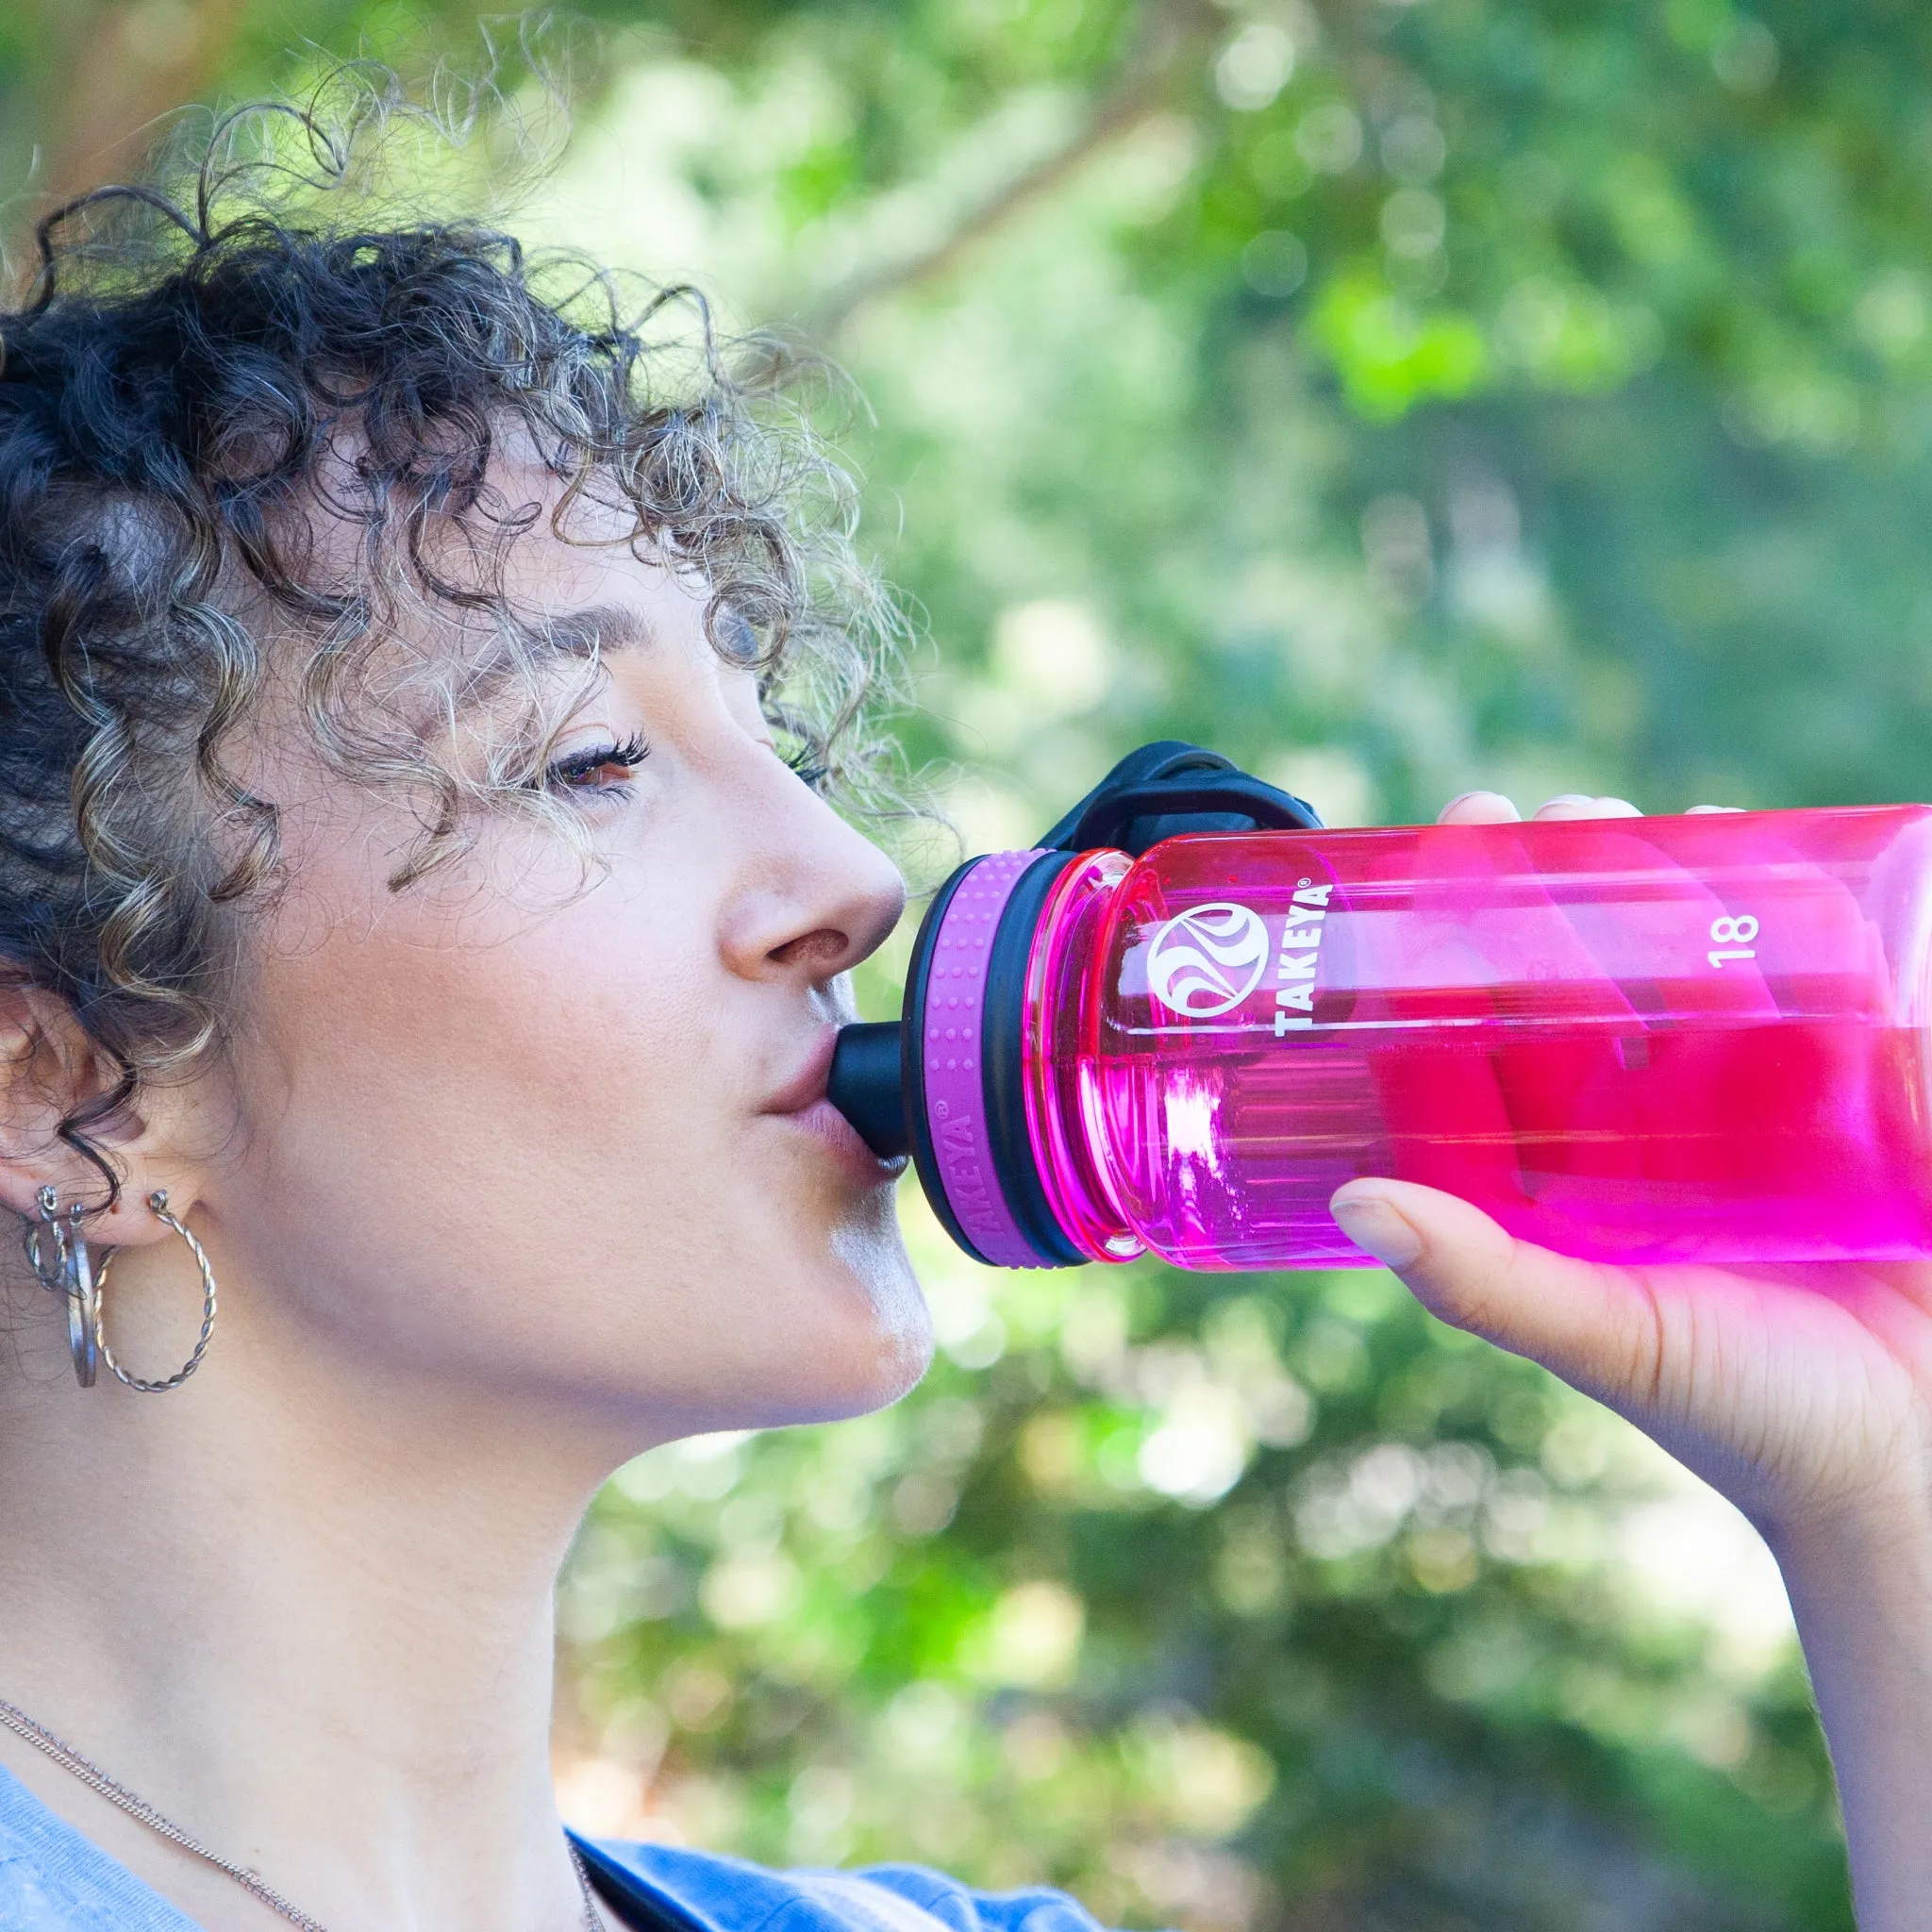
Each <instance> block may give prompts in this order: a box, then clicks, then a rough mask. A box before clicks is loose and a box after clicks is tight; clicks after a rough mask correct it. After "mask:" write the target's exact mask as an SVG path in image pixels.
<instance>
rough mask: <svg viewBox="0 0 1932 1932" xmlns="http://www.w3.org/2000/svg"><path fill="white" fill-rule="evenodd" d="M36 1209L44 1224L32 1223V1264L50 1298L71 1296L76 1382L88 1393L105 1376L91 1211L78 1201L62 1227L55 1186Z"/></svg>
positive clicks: (28, 1246) (29, 1255)
mask: <svg viewBox="0 0 1932 1932" xmlns="http://www.w3.org/2000/svg"><path fill="white" fill-rule="evenodd" d="M37 1205H38V1206H39V1208H40V1213H41V1224H40V1226H38V1227H36V1226H35V1225H34V1224H32V1223H31V1222H29V1223H28V1224H27V1230H26V1241H25V1246H26V1258H27V1265H28V1266H29V1267H30V1268H32V1270H33V1271H34V1278H35V1279H36V1280H37V1281H38V1282H39V1283H40V1284H41V1286H42V1288H44V1289H45V1290H46V1291H48V1293H50V1294H58V1295H63V1296H65V1297H66V1301H67V1352H68V1354H69V1355H70V1356H71V1357H73V1360H74V1378H75V1381H76V1382H78V1383H79V1384H80V1386H81V1387H82V1388H83V1389H92V1387H93V1386H94V1377H95V1376H96V1374H99V1371H100V1343H99V1329H100V1321H99V1314H98V1309H97V1307H96V1288H95V1282H94V1272H93V1260H92V1256H90V1255H89V1253H88V1247H87V1236H86V1235H85V1233H83V1232H82V1229H81V1216H82V1215H83V1214H85V1213H86V1211H87V1210H86V1209H85V1208H83V1207H82V1206H81V1205H80V1203H79V1202H78V1201H76V1202H75V1204H74V1206H73V1207H72V1208H69V1209H68V1210H67V1216H66V1220H65V1224H63V1223H62V1220H61V1214H60V1194H59V1191H58V1189H56V1188H54V1187H52V1186H47V1187H43V1188H42V1190H41V1191H40V1198H39V1202H38V1204H37ZM43 1238H44V1239H43Z"/></svg>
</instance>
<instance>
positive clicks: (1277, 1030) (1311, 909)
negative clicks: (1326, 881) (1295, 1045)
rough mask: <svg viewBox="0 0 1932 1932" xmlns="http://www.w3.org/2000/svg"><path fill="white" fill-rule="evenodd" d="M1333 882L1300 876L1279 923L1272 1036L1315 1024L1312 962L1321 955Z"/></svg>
mask: <svg viewBox="0 0 1932 1932" xmlns="http://www.w3.org/2000/svg"><path fill="white" fill-rule="evenodd" d="M1334 890H1335V888H1334V887H1333V886H1318V885H1316V884H1315V883H1314V881H1313V880H1312V879H1304V880H1302V882H1301V884H1300V885H1298V886H1297V887H1296V888H1295V893H1294V901H1293V903H1292V905H1291V907H1290V908H1289V913H1288V917H1287V919H1286V920H1284V921H1283V922H1282V926H1281V951H1280V953H1279V955H1278V956H1277V957H1276V958H1275V961H1274V977H1275V980H1276V982H1277V984H1276V986H1275V989H1274V1037H1275V1039H1277V1040H1279V1039H1281V1038H1282V1037H1283V1036H1284V1035H1286V1034H1288V1033H1290V1032H1292V1031H1293V1030H1294V1029H1295V1028H1296V1027H1300V1026H1312V1025H1313V1024H1315V962H1316V960H1317V959H1319V958H1321V957H1322V935H1323V933H1324V931H1325V930H1326V929H1327V928H1326V924H1325V922H1326V920H1327V918H1328V895H1329V893H1330V892H1332V891H1334Z"/></svg>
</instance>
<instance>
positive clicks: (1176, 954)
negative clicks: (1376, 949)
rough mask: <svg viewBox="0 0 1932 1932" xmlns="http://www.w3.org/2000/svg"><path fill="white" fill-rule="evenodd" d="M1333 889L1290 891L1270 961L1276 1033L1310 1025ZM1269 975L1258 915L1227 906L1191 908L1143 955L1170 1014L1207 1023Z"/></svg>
mask: <svg viewBox="0 0 1932 1932" xmlns="http://www.w3.org/2000/svg"><path fill="white" fill-rule="evenodd" d="M1334 890H1335V888H1334V887H1333V886H1318V885H1316V884H1315V883H1314V881H1313V880H1312V879H1303V880H1302V881H1301V883H1300V884H1299V885H1298V886H1297V887H1296V888H1295V892H1294V897H1293V900H1292V902H1291V905H1290V907H1289V913H1288V917H1287V919H1285V920H1284V921H1283V922H1282V926H1281V944H1280V946H1279V948H1278V949H1277V951H1276V954H1275V959H1274V977H1275V980H1276V982H1277V983H1276V987H1275V991H1274V1033H1275V1037H1276V1039H1279V1038H1281V1037H1282V1036H1283V1035H1284V1034H1287V1033H1289V1032H1291V1031H1292V1030H1293V1029H1295V1028H1297V1027H1301V1026H1312V1025H1313V1024H1315V1016H1314V1008H1315V962H1316V961H1317V960H1318V959H1319V958H1321V954H1322V934H1323V932H1324V929H1325V922H1326V920H1327V917H1328V895H1329V894H1330V893H1331V892H1333V891H1334ZM1267 968H1268V928H1267V927H1266V926H1265V925H1264V924H1262V922H1261V915H1260V914H1259V913H1258V912H1256V911H1253V910H1252V909H1251V908H1248V907H1246V906H1237V905H1235V904H1234V903H1233V902H1232V901H1231V900H1224V901H1220V902H1217V903H1216V904H1214V905H1212V906H1195V907H1192V908H1190V909H1189V910H1188V911H1186V912H1183V913H1181V914H1179V915H1178V916H1177V917H1176V918H1174V919H1170V920H1169V921H1168V922H1167V924H1165V925H1163V926H1162V927H1161V928H1160V930H1159V931H1158V932H1157V933H1156V934H1155V935H1154V942H1153V944H1152V945H1150V946H1149V947H1148V949H1147V990H1148V991H1150V992H1151V993H1152V994H1153V995H1154V997H1155V998H1156V999H1158V1001H1159V1002H1160V1004H1161V1005H1162V1006H1164V1007H1165V1008H1167V1009H1168V1010H1169V1011H1170V1012H1174V1013H1179V1014H1180V1015H1181V1016H1182V1017H1183V1018H1184V1019H1189V1020H1211V1019H1213V1018H1214V1017H1215V1015H1216V1014H1219V1013H1225V1012H1230V1011H1232V1010H1233V1008H1236V1007H1238V1006H1240V1005H1241V1002H1242V1001H1243V1000H1244V999H1246V998H1247V997H1248V995H1249V994H1250V993H1252V992H1253V991H1255V989H1256V988H1257V986H1259V985H1260V983H1261V978H1262V975H1263V974H1265V973H1266V971H1267Z"/></svg>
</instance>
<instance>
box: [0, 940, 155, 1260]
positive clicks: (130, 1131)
mask: <svg viewBox="0 0 1932 1932" xmlns="http://www.w3.org/2000/svg"><path fill="white" fill-rule="evenodd" d="M124 1081H125V1074H124V1072H123V1069H122V1068H121V1066H120V1065H119V1063H118V1062H117V1061H116V1060H115V1058H114V1057H113V1056H112V1055H111V1054H109V1053H108V1052H107V1051H106V1050H105V1049H104V1048H102V1047H101V1046H100V1045H99V1044H98V1043H97V1042H96V1041H93V1040H92V1039H90V1038H89V1036H88V1033H87V1030H86V1028H85V1027H83V1026H82V1025H81V1024H80V1022H79V1021H78V1020H77V1019H76V1018H75V1014H74V1009H73V1008H71V1007H70V1006H69V1005H68V1004H67V1002H66V1001H65V1000H64V999H62V998H61V997H60V996H59V994H58V993H54V992H49V991H47V990H46V989H45V988H44V987H40V986H35V985H33V984H32V983H30V982H27V981H25V980H22V979H20V978H19V977H18V976H17V975H8V976H7V977H4V978H0V1208H10V1209H11V1210H12V1211H13V1212H14V1213H15V1214H18V1215H20V1216H21V1217H22V1218H23V1219H28V1220H33V1219H38V1217H39V1214H40V1191H41V1190H42V1188H43V1187H51V1188H53V1189H54V1190H55V1191H56V1192H57V1193H58V1196H59V1201H60V1206H61V1208H62V1210H63V1211H64V1210H66V1209H67V1208H71V1207H72V1206H73V1205H74V1204H75V1202H76V1201H78V1202H79V1203H80V1204H81V1205H82V1206H83V1207H84V1208H87V1209H88V1216H87V1230H88V1239H89V1240H90V1241H101V1242H104V1243H108V1244H110V1245H113V1246H120V1247H131V1246H138V1245H141V1244H142V1243H144V1242H147V1241H158V1240H160V1239H161V1238H162V1237H163V1236H164V1235H165V1234H166V1233H167V1229H166V1228H165V1227H164V1226H162V1224H160V1223H159V1222H158V1221H157V1220H156V1219H155V1217H154V1215H153V1214H152V1213H151V1212H150V1211H149V1210H148V1207H147V1197H148V1195H149V1194H151V1193H152V1192H153V1191H155V1190H156V1189H157V1188H158V1187H165V1188H167V1189H168V1190H169V1191H170V1193H171V1194H174V1195H175V1196H176V1197H177V1198H176V1200H175V1203H174V1211H175V1213H177V1214H183V1215H185V1214H186V1212H187V1211H188V1208H189V1207H190V1206H191V1205H192V1190H191V1191H186V1192H184V1191H182V1183H183V1182H184V1181H185V1180H187V1179H188V1174H187V1173H186V1169H185V1164H184V1163H182V1162H181V1161H179V1160H178V1158H171V1154H170V1150H169V1146H168V1142H169V1141H171V1140H172V1139H173V1136H172V1135H171V1134H170V1133H169V1132H168V1129H169V1127H170V1126H171V1125H172V1124H173V1116H174V1115H175V1113H176V1111H177V1108H175V1106H174V1105H171V1104H170V1103H171V1098H172V1096H170V1095H168V1094H166V1093H165V1092H164V1093H162V1094H160V1095H158V1096H154V1097H153V1098H150V1097H149V1096H145V1095H144V1096H142V1105H141V1107H140V1108H139V1109H137V1108H134V1107H132V1106H125V1107H115V1106H113V1105H111V1104H110V1103H111V1101H112V1097H113V1095H114V1094H115V1092H116V1091H117V1090H118V1089H119V1088H121V1087H122V1086H123V1084H124ZM154 1099H158V1102H159V1105H158V1107H157V1106H156V1105H154V1104H153V1101H154ZM96 1109H100V1111H99V1112H98V1115H97V1117H96V1118H94V1119H93V1120H92V1124H90V1125H88V1126H87V1127H85V1128H71V1127H70V1126H69V1123H70V1122H71V1121H73V1120H74V1119H75V1117H76V1116H86V1115H89V1114H93V1113H95V1110H96ZM80 1140H84V1141H85V1142H86V1144H87V1145H88V1146H89V1147H91V1148H92V1149H93V1150H94V1152H95V1154H96V1156H97V1157H98V1158H97V1159H90V1158H88V1156H87V1155H86V1154H85V1153H83V1152H82V1151H81V1148H80V1146H79V1145H77V1144H76V1141H80ZM102 1163H105V1165H106V1168H107V1169H108V1170H109V1171H111V1172H112V1174H114V1175H115V1177H116V1178H117V1179H118V1181H119V1183H120V1186H119V1189H118V1191H117V1190H115V1189H114V1188H112V1187H110V1186H109V1184H108V1178H107V1174H106V1173H104V1172H103V1167H102ZM110 1194H112V1195H114V1197H115V1198H114V1202H113V1206H112V1207H111V1208H109V1207H108V1205H107V1204H108V1197H109V1195H110Z"/></svg>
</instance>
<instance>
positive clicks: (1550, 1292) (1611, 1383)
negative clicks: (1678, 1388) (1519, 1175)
mask: <svg viewBox="0 0 1932 1932" xmlns="http://www.w3.org/2000/svg"><path fill="white" fill-rule="evenodd" d="M1329 1211H1330V1212H1331V1213H1332V1214H1333V1215H1334V1216H1335V1220H1336V1224H1337V1225H1339V1226H1340V1227H1341V1231H1342V1233H1344V1234H1345V1235H1347V1237H1348V1238H1349V1240H1350V1241H1354V1242H1355V1244H1356V1245H1357V1247H1359V1248H1363V1249H1366V1250H1367V1252H1368V1253H1370V1254H1372V1255H1374V1257H1375V1258H1376V1259H1377V1260H1378V1261H1380V1262H1382V1263H1383V1264H1384V1266H1386V1267H1388V1268H1391V1269H1392V1270H1393V1271H1394V1272H1395V1273H1396V1274H1399V1275H1400V1276H1401V1277H1402V1279H1403V1281H1404V1283H1405V1284H1406V1285H1407V1288H1408V1289H1409V1291H1411V1292H1412V1293H1413V1294H1414V1295H1415V1297H1416V1299H1417V1300H1418V1301H1420V1302H1421V1303H1422V1304H1423V1306H1424V1307H1426V1308H1427V1309H1428V1310H1429V1311H1430V1312H1431V1313H1432V1314H1434V1315H1437V1316H1440V1317H1441V1320H1443V1321H1444V1322H1447V1323H1449V1324H1450V1325H1451V1326H1452V1327H1457V1328H1462V1329H1466V1330H1468V1332H1469V1333H1471V1334H1472V1335H1480V1336H1482V1337H1483V1338H1484V1339H1485V1340H1487V1341H1493V1342H1495V1343H1497V1344H1498V1345H1499V1346H1500V1347H1503V1348H1507V1349H1508V1350H1509V1351H1510V1352H1511V1353H1512V1354H1514V1355H1521V1356H1527V1357H1529V1358H1530V1359H1531V1360H1532V1361H1539V1362H1541V1363H1542V1364H1543V1366H1544V1367H1545V1368H1547V1369H1551V1370H1553V1371H1555V1373H1556V1374H1559V1375H1561V1376H1562V1377H1563V1379H1564V1380H1565V1381H1566V1382H1569V1383H1571V1384H1573V1385H1574V1387H1577V1388H1580V1389H1583V1390H1585V1391H1587V1392H1589V1393H1590V1394H1592V1395H1595V1396H1597V1397H1598V1398H1599V1399H1601V1400H1603V1401H1605V1402H1608V1403H1610V1404H1612V1405H1613V1406H1616V1407H1623V1408H1628V1407H1633V1406H1634V1407H1649V1406H1650V1405H1651V1404H1653V1403H1654V1402H1655V1400H1656V1397H1657V1380H1658V1369H1659V1363H1660V1361H1661V1348H1662V1334H1661V1327H1660V1323H1659V1318H1658V1311H1657V1306H1656V1304H1655V1302H1654V1301H1653V1300H1652V1298H1651V1297H1650V1296H1649V1295H1647V1294H1645V1293H1644V1292H1643V1291H1642V1289H1641V1286H1640V1285H1639V1283H1638V1281H1637V1279H1636V1277H1634V1276H1632V1275H1630V1274H1625V1273H1624V1271H1622V1270H1619V1269H1611V1268H1606V1267H1603V1266H1600V1265H1598V1264H1597V1263H1594V1262H1590V1261H1578V1260H1573V1259H1572V1258H1571V1257H1568V1256H1564V1255H1553V1254H1551V1253H1550V1252H1549V1251H1548V1250H1547V1249H1544V1248H1539V1247H1534V1246H1532V1245H1531V1244H1530V1243H1529V1242H1527V1241H1517V1240H1516V1239H1515V1238H1514V1237H1513V1236H1511V1235H1508V1234H1507V1233H1505V1232H1504V1230H1503V1229H1502V1228H1500V1227H1499V1226H1497V1224H1495V1222H1493V1221H1492V1220H1491V1219H1490V1217H1489V1216H1488V1215H1487V1214H1485V1213H1484V1212H1483V1211H1482V1209H1481V1208H1474V1207H1472V1206H1471V1205H1470V1204H1469V1203H1468V1202H1467V1201H1461V1200H1457V1198H1456V1196H1455V1195H1453V1194H1444V1193H1441V1192H1439V1191H1437V1190H1436V1189H1434V1188H1424V1187H1418V1186H1416V1185H1415V1184H1414V1183H1413V1182H1410V1181H1386V1180H1372V1181H1350V1182H1349V1183H1348V1185H1347V1186H1346V1187H1344V1188H1341V1189H1340V1190H1339V1191H1337V1192H1336V1195H1335V1197H1334V1199H1333V1200H1332V1201H1331V1202H1330V1203H1329Z"/></svg>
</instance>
